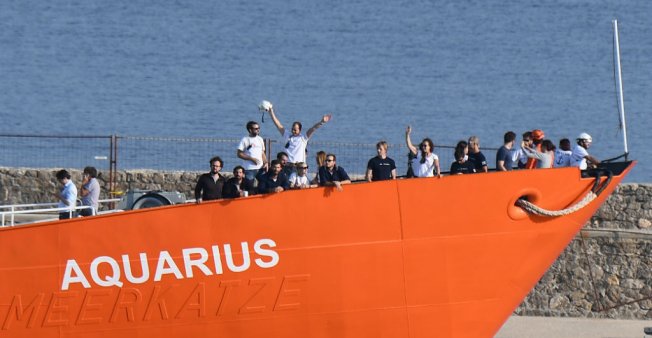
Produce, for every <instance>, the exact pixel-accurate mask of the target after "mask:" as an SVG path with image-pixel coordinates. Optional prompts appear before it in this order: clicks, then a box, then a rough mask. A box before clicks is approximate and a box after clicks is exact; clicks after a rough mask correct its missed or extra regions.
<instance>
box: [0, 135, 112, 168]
mask: <svg viewBox="0 0 652 338" xmlns="http://www.w3.org/2000/svg"><path fill="white" fill-rule="evenodd" d="M110 158H111V136H75V135H19V134H13V135H12V134H0V166H2V167H21V168H23V167H24V168H84V167H85V166H94V167H95V168H97V169H98V170H99V171H109V168H110Z"/></svg>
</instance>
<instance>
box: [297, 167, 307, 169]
mask: <svg viewBox="0 0 652 338" xmlns="http://www.w3.org/2000/svg"><path fill="white" fill-rule="evenodd" d="M299 169H308V167H299Z"/></svg>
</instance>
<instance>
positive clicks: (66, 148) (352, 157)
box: [0, 134, 497, 190]
mask: <svg viewBox="0 0 652 338" xmlns="http://www.w3.org/2000/svg"><path fill="white" fill-rule="evenodd" d="M265 141H266V144H267V155H268V157H269V159H270V160H271V159H274V158H276V154H277V153H278V152H280V151H282V150H283V142H282V141H281V140H275V139H265ZM239 143H240V139H222V138H194V137H193V138H184V137H151V136H117V135H109V136H75V135H72V136H70V135H20V134H0V159H1V161H2V162H1V163H0V166H6V167H29V168H44V167H47V168H83V167H85V166H88V165H92V166H94V167H96V168H97V169H98V170H99V171H105V173H106V171H108V173H109V177H108V181H109V184H110V187H111V190H113V187H114V184H115V172H116V171H117V170H118V168H119V169H121V170H130V169H152V170H166V171H193V172H195V171H204V170H208V160H209V159H210V158H211V157H213V156H216V155H217V156H220V157H221V158H222V160H223V161H224V168H223V169H222V170H223V171H227V172H230V171H231V170H232V169H233V167H235V166H237V165H240V164H242V162H243V161H242V160H241V159H239V158H238V157H237V156H236V149H237V147H238V144H239ZM53 145H55V147H53ZM53 148H54V149H55V150H52V149H53ZM320 150H323V151H325V152H327V153H333V154H335V155H336V156H337V163H338V165H340V166H342V167H344V168H345V169H346V170H347V172H348V173H349V174H351V175H364V173H365V171H366V167H367V162H368V160H369V159H370V158H372V157H374V156H376V145H375V144H371V143H347V142H316V141H315V142H310V143H309V144H308V157H307V162H308V165H309V166H310V167H311V169H310V172H312V173H314V172H315V171H316V163H315V154H316V153H317V152H318V151H320ZM483 150H484V151H485V156H487V155H489V156H487V158H488V159H489V164H490V167H493V161H492V160H493V158H494V154H495V151H496V150H497V149H496V148H483ZM453 151H454V147H453V146H435V149H434V152H435V153H436V154H437V155H438V156H439V163H440V167H441V170H442V171H448V169H449V168H450V165H451V163H452V162H453ZM407 154H408V150H407V147H406V146H405V144H390V145H389V156H390V157H391V158H392V159H394V161H395V162H396V166H397V172H398V174H399V175H404V174H405V173H406V171H407Z"/></svg>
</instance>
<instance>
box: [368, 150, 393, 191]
mask: <svg viewBox="0 0 652 338" xmlns="http://www.w3.org/2000/svg"><path fill="white" fill-rule="evenodd" d="M376 151H377V152H378V156H376V157H373V158H372V159H370V160H369V162H368V163H367V174H366V175H365V179H366V180H367V181H369V182H371V181H384V180H394V179H396V164H395V163H394V160H392V159H391V158H389V157H387V142H385V141H380V142H378V143H377V144H376Z"/></svg>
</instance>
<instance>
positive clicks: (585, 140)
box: [570, 133, 600, 170]
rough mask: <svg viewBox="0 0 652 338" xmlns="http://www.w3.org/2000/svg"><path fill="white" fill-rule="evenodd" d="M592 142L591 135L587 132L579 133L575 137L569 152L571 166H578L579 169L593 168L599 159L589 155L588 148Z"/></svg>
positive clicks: (598, 162)
mask: <svg viewBox="0 0 652 338" xmlns="http://www.w3.org/2000/svg"><path fill="white" fill-rule="evenodd" d="M592 142H593V139H592V138H591V135H589V134H587V133H581V134H580V136H578V137H577V144H576V145H575V146H574V147H573V153H572V154H571V159H570V165H571V167H579V168H580V169H581V170H584V169H587V168H595V167H597V165H598V164H600V160H598V159H597V158H595V157H593V156H591V155H589V152H588V149H589V147H591V143H592Z"/></svg>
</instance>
